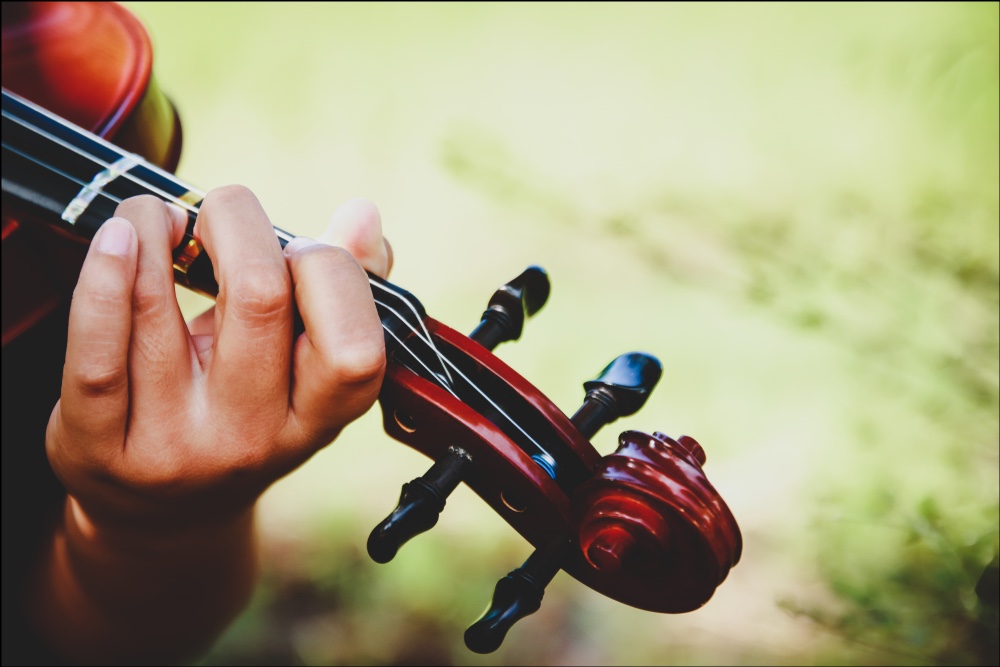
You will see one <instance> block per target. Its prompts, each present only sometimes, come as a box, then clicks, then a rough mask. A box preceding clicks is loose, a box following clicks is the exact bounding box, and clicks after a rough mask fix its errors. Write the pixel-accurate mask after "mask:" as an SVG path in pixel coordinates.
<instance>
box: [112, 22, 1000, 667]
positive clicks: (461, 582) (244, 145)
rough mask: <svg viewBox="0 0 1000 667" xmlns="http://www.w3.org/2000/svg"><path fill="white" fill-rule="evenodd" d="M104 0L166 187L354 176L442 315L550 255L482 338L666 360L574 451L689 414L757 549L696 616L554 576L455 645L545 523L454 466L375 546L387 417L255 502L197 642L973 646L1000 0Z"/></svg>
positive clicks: (559, 395) (410, 646)
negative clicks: (536, 301)
mask: <svg viewBox="0 0 1000 667" xmlns="http://www.w3.org/2000/svg"><path fill="white" fill-rule="evenodd" d="M127 6H128V7H130V8H131V9H132V10H133V11H134V12H135V13H136V14H137V15H138V17H139V18H140V19H141V20H142V21H143V22H144V23H145V25H146V27H147V29H148V30H149V32H150V34H151V36H152V39H153V42H154V47H155V59H156V60H155V71H156V74H157V76H158V78H159V80H160V83H161V85H162V87H163V88H164V89H165V90H166V91H167V92H168V94H169V95H170V96H171V97H172V98H173V100H174V102H175V104H176V105H177V107H178V109H179V110H180V113H181V116H182V120H183V123H184V131H185V144H184V154H183V159H182V163H181V166H180V169H179V173H180V175H181V176H182V177H183V178H185V179H186V180H188V181H189V182H191V183H194V184H196V185H199V186H201V187H203V188H211V187H214V186H217V185H223V184H226V183H231V182H238V183H243V184H246V185H248V186H250V187H251V188H252V189H253V190H254V191H255V192H256V193H257V194H258V196H259V197H260V199H261V201H262V202H263V204H264V206H265V208H266V209H267V210H268V212H269V213H270V215H271V218H272V220H273V221H274V223H275V224H277V225H278V226H280V227H283V228H285V229H288V230H291V231H294V232H297V233H300V234H306V235H318V234H319V233H320V232H321V230H322V229H323V227H324V225H325V222H326V219H327V218H328V216H329V214H330V213H331V212H332V211H333V209H334V208H335V207H336V206H337V205H338V204H339V203H341V202H343V201H344V200H346V199H348V198H351V197H355V196H364V197H368V198H370V199H372V200H374V201H375V202H376V203H377V204H378V205H379V207H380V209H381V211H382V217H383V222H384V227H385V233H386V235H387V236H388V237H389V238H390V239H391V241H392V243H393V246H394V248H395V250H396V268H395V270H394V273H393V276H392V278H393V280H394V282H397V283H398V284H400V285H403V286H405V287H406V288H408V289H410V290H411V291H413V292H414V293H415V294H417V295H418V296H419V297H420V298H421V300H422V301H423V303H424V305H425V306H426V307H427V310H428V312H429V313H430V314H431V315H432V316H433V317H435V318H437V319H439V320H441V321H443V322H445V323H447V324H449V325H450V326H452V327H454V328H456V329H458V330H460V331H471V329H472V328H473V327H474V326H475V325H476V324H477V323H478V319H479V315H480V313H481V312H482V309H483V308H484V307H485V305H486V300H487V299H488V298H489V296H490V295H491V294H492V292H493V290H494V289H496V287H497V286H498V285H500V284H501V283H503V282H505V281H506V280H508V279H509V278H512V277H513V276H515V275H517V274H518V273H519V272H520V271H521V270H522V269H523V268H524V267H526V266H527V265H529V264H533V263H537V264H540V265H542V266H544V267H545V268H546V269H547V270H548V271H549V273H550V276H551V278H552V281H553V292H552V297H551V299H550V301H549V304H548V305H547V306H546V307H545V309H544V310H543V311H542V313H541V314H540V315H539V316H538V317H537V318H535V319H534V320H533V321H532V322H531V323H530V325H529V326H528V327H527V329H526V332H525V334H524V336H523V337H522V339H521V340H520V341H519V342H517V343H515V344H509V345H507V346H505V347H502V348H501V349H500V350H499V352H498V354H499V356H501V357H502V358H503V359H504V360H505V361H506V362H507V363H508V364H510V365H511V366H512V367H514V368H515V369H517V370H518V371H519V372H520V373H521V374H522V375H524V376H525V377H526V378H528V379H529V380H530V381H531V382H533V383H534V384H535V385H536V386H538V387H539V388H540V389H541V390H542V391H543V392H545V393H546V394H548V395H549V396H550V397H552V398H553V400H554V401H555V402H556V403H557V404H558V405H559V406H560V407H561V408H562V409H563V410H564V411H566V412H572V411H573V410H575V409H576V407H577V406H578V404H579V402H580V400H581V398H582V393H583V392H582V389H581V386H580V385H581V383H582V382H584V381H585V380H588V379H590V378H592V377H593V376H594V375H595V374H596V373H597V372H598V371H599V370H600V369H601V368H602V367H603V366H604V365H605V364H606V363H607V362H608V361H610V360H611V359H612V358H614V357H615V356H617V355H618V354H620V353H622V352H626V351H629V350H634V349H640V350H646V351H649V352H651V353H653V354H655V355H657V356H658V357H659V358H660V359H661V360H662V361H663V363H664V366H665V374H664V379H663V381H662V382H661V384H660V386H659V387H658V389H657V391H656V392H654V394H653V396H652V399H651V400H650V401H649V403H648V404H647V406H646V407H645V408H644V410H643V411H641V412H640V413H639V414H638V415H636V416H634V417H631V418H627V419H625V420H622V422H619V423H618V424H616V425H615V426H614V427H609V428H608V429H606V430H605V431H604V432H602V433H601V434H599V435H598V436H597V438H595V446H596V447H597V448H598V449H599V450H601V451H602V452H610V451H612V450H613V449H614V446H615V440H616V436H617V433H618V432H620V431H622V430H625V429H627V428H636V429H640V430H646V431H652V430H662V431H665V432H667V433H670V434H672V435H674V436H677V435H680V434H683V433H688V434H691V435H693V436H695V437H696V438H698V439H699V441H700V442H701V443H702V444H703V446H704V447H705V450H706V451H707V453H708V463H707V466H706V472H707V473H708V475H709V478H710V479H711V480H712V481H713V483H714V484H715V486H716V487H717V488H718V489H719V491H720V493H721V494H722V495H723V497H724V498H725V499H726V501H727V502H728V504H729V506H730V507H731V508H732V510H733V513H734V514H735V516H736V518H737V520H738V521H739V523H740V526H741V528H742V530H743V536H744V540H745V548H744V556H743V560H742V562H741V563H740V564H739V565H738V566H737V567H736V568H735V569H734V570H733V571H732V572H731V574H730V576H729V579H728V580H727V581H726V582H725V583H724V584H723V585H722V586H721V587H720V589H719V590H718V592H717V593H716V595H715V597H714V598H713V599H712V600H711V602H709V604H708V605H706V606H705V607H704V608H703V609H700V610H698V611H696V612H693V613H689V614H684V615H679V616H661V615H657V614H652V613H648V612H642V611H639V610H636V609H632V608H629V607H626V606H624V605H622V604H619V603H616V602H613V601H611V600H608V599H605V598H602V597H601V596H600V595H598V594H596V593H594V592H592V591H590V590H589V589H587V588H585V587H584V586H582V585H581V584H579V583H578V582H576V581H575V580H573V579H571V578H570V577H568V576H567V575H565V574H561V575H559V576H557V578H556V579H555V581H554V582H553V583H552V584H551V585H550V586H549V588H548V590H547V593H546V596H545V600H544V602H543V604H542V608H541V610H540V611H539V612H537V613H536V614H535V615H534V616H532V617H530V618H529V619H528V620H526V621H523V622H522V623H521V624H519V625H518V626H516V627H515V629H514V630H513V631H512V633H511V635H510V636H509V637H508V640H507V642H506V643H505V644H504V646H503V647H502V648H501V649H500V650H499V651H498V652H497V653H495V654H493V655H490V656H478V655H475V654H472V653H470V652H468V651H467V650H466V649H465V648H464V646H463V645H462V632H463V630H464V628H465V627H466V625H468V624H469V623H470V622H472V621H473V620H474V619H475V618H477V617H478V615H479V614H480V612H482V611H483V609H484V608H485V606H486V604H487V603H488V601H489V598H490V595H491V593H492V589H493V585H494V583H495V582H496V580H497V579H498V578H500V577H501V576H503V575H504V574H505V573H506V572H507V571H509V570H510V569H513V568H514V567H516V566H518V565H520V564H521V562H522V561H523V559H524V558H525V557H526V556H527V555H528V554H529V553H530V550H531V549H530V547H529V545H527V544H526V543H525V542H524V541H523V540H521V538H519V537H518V536H517V535H516V534H515V533H514V532H513V531H512V530H510V529H509V528H508V527H507V526H506V524H504V523H503V522H502V521H501V520H500V519H499V518H498V517H497V516H495V515H494V514H493V513H492V511H491V510H490V509H489V508H488V507H487V506H486V505H484V504H483V503H482V502H481V501H480V500H479V499H478V497H476V496H474V495H473V494H472V493H471V492H468V491H467V490H466V489H464V488H463V489H460V490H459V491H458V492H456V493H455V494H454V495H453V496H452V497H451V499H450V500H449V502H448V507H447V509H446V510H445V512H444V514H443V515H442V518H441V521H440V523H439V524H438V526H437V527H436V528H435V529H434V530H433V531H431V532H430V533H429V534H427V535H424V536H421V537H420V538H418V539H416V540H414V541H413V542H411V543H409V544H407V545H406V547H405V548H404V549H403V550H402V551H401V553H400V555H399V557H397V559H396V560H395V561H393V562H392V563H390V564H388V565H375V564H374V563H372V562H371V561H370V560H368V557H367V555H366V554H365V551H364V548H365V547H364V544H365V540H366V538H367V534H368V531H369V530H370V529H371V528H372V527H373V526H374V525H375V524H376V523H377V522H378V521H380V520H381V519H382V518H383V517H384V516H385V515H386V514H387V513H388V512H389V510H391V509H392V507H393V506H394V504H395V502H396V499H397V495H398V492H399V486H400V485H401V484H402V483H403V482H405V481H408V480H409V479H411V478H413V477H415V476H417V475H419V474H421V473H423V472H424V470H425V469H426V468H427V465H428V461H427V460H426V459H424V458H423V457H422V456H421V455H419V454H416V453H415V452H413V451H411V450H409V449H407V448H406V447H403V446H401V445H399V444H397V443H395V442H394V441H392V440H390V439H389V438H388V437H387V436H385V435H384V433H383V432H382V430H381V422H380V413H379V411H378V409H377V408H376V409H374V410H372V411H371V412H370V413H369V414H368V415H367V416H366V417H365V418H364V419H362V420H361V421H359V422H357V423H355V424H353V425H352V426H351V427H350V428H348V429H347V430H346V431H345V432H344V433H343V435H342V436H341V437H340V438H339V439H338V440H337V442H336V443H334V444H333V445H332V446H331V447H329V448H327V449H326V450H324V451H323V452H322V453H320V454H319V455H317V456H316V457H315V458H314V459H313V460H312V461H310V462H309V463H307V464H306V465H305V466H304V467H303V468H302V469H300V470H298V471H297V472H295V473H294V474H292V475H291V476H289V477H288V478H287V479H285V480H283V481H282V482H280V483H279V484H277V485H276V486H275V487H274V488H273V489H272V490H271V491H269V492H268V494H267V495H266V496H265V498H264V500H263V501H262V504H261V511H260V525H261V532H262V534H263V537H264V540H265V546H264V563H265V565H264V566H265V572H264V577H263V581H262V583H261V586H260V588H259V590H258V593H257V595H256V597H255V599H254V601H253V603H252V605H251V607H250V608H249V609H248V610H247V612H246V613H245V614H243V615H242V616H241V617H240V618H239V619H238V621H237V622H236V623H235V624H234V625H233V626H232V627H231V629H230V630H229V632H228V633H227V634H226V635H225V636H224V637H223V638H222V639H221V640H220V641H219V642H218V644H217V645H216V647H215V648H214V649H213V651H212V652H211V653H210V654H209V655H208V656H207V657H205V658H204V660H203V663H204V664H206V665H214V664H223V663H243V664H254V663H256V664H271V663H273V662H279V663H283V664H381V663H392V664H442V665H443V664H483V665H486V664H496V665H500V664H505V665H513V664H591V665H598V664H609V665H610V664H628V665H639V664H658V665H660V664H737V663H754V664H813V663H823V664H829V663H836V664H881V663H885V664H929V663H930V664H973V663H979V664H990V663H994V664H995V663H996V662H997V641H998V640H997V611H996V607H995V606H991V605H990V604H987V603H986V602H984V600H983V599H981V598H980V597H979V596H977V595H976V593H975V586H976V582H977V580H979V577H980V574H981V573H982V572H983V570H984V568H985V567H986V566H987V565H988V563H990V561H991V560H992V559H994V558H995V554H996V552H997V526H998V245H1000V243H998V227H1000V213H998V180H1000V174H998V124H1000V119H998V97H1000V91H998V34H1000V25H998V6H997V4H994V3H990V4H951V3H948V4H910V5H907V4H845V5H836V4H819V5H812V4H784V3H780V4H762V5H752V4H751V5H745V4H707V5H701V4H653V3H640V4H630V3H615V4H600V3H586V4H527V3H526V4H475V5H472V4H452V3H448V4H409V3H407V4H317V3H304V4H297V3H231V4H225V5H223V4H215V3H186V4H174V3H148V4H147V3H128V5H127ZM184 304H185V308H186V309H188V311H189V312H193V311H194V310H195V309H196V308H197V307H198V306H199V305H200V304H199V303H198V302H197V301H196V300H195V299H193V298H191V297H184ZM994 567H995V564H994ZM994 572H995V570H994ZM996 586H997V584H996V583H995V581H994V582H993V583H989V582H987V585H986V586H985V588H983V590H985V591H987V593H989V590H992V595H993V596H994V603H993V605H995V596H996ZM987 597H989V595H987Z"/></svg>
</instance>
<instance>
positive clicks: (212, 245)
mask: <svg viewBox="0 0 1000 667" xmlns="http://www.w3.org/2000/svg"><path fill="white" fill-rule="evenodd" d="M195 235H196V236H197V237H198V238H199V239H200V240H201V242H202V244H203V246H204V247H205V250H206V252H208V254H209V256H210V257H211V258H212V263H213V265H214V268H215V278H216V281H217V282H218V283H219V295H218V297H217V298H216V301H215V342H214V347H213V348H212V352H211V362H210V363H209V367H208V387H207V390H208V392H209V399H210V400H211V401H212V404H213V405H214V406H218V407H219V408H222V409H224V410H228V411H229V413H230V414H233V415H247V414H252V415H253V416H254V417H255V418H261V419H268V418H269V417H277V416H279V415H280V416H281V417H282V418H283V416H284V414H285V412H286V411H287V409H288V384H289V381H290V373H289V366H290V363H291V343H292V285H291V278H290V277H289V275H288V266H287V265H286V264H285V259H284V256H283V255H282V252H281V246H280V245H279V243H278V239H277V236H275V233H274V228H273V227H272V226H271V222H270V221H269V220H268V218H267V215H266V214H265V213H264V210H263V209H262V208H261V206H260V202H258V201H257V198H256V197H255V196H254V195H253V193H251V192H250V191H249V190H247V189H246V188H244V187H241V186H228V187H224V188H219V189H217V190H213V191H212V192H210V193H209V194H208V196H206V197H205V200H204V201H203V202H202V204H201V209H200V212H199V214H198V221H197V224H196V226H195ZM260 406H268V408H269V410H268V411H263V412H262V411H261V410H260Z"/></svg>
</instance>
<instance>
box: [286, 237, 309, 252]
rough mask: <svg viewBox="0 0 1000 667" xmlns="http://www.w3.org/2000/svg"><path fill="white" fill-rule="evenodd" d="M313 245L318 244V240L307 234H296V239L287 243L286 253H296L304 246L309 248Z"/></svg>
mask: <svg viewBox="0 0 1000 667" xmlns="http://www.w3.org/2000/svg"><path fill="white" fill-rule="evenodd" d="M311 245H317V242H316V241H313V240H312V239H311V238H308V237H306V236H296V237H295V238H294V239H292V240H291V241H289V242H288V243H287V244H285V254H286V255H291V254H292V253H296V252H298V251H299V250H302V249H303V248H308V247H309V246H311Z"/></svg>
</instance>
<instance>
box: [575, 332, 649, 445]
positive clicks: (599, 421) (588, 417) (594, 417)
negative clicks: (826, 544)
mask: <svg viewBox="0 0 1000 667" xmlns="http://www.w3.org/2000/svg"><path fill="white" fill-rule="evenodd" d="M662 374H663V366H662V365H661V364H660V362H659V360H657V358H656V357H654V356H653V355H651V354H645V353H644V352H629V353H627V354H623V355H621V356H620V357H618V358H617V359H615V360H614V361H612V362H611V363H610V364H608V366H607V368H605V369H604V370H603V371H601V374H600V375H599V376H598V377H597V378H596V379H594V380H591V381H589V382H584V383H583V388H584V390H585V391H586V392H587V395H586V398H584V400H583V405H581V406H580V409H579V410H577V411H576V414H575V415H573V417H572V422H573V425H574V426H576V428H577V430H579V431H580V433H582V434H583V436H584V437H585V438H588V439H589V438H592V437H593V436H594V434H595V433H597V432H598V431H599V430H600V429H601V427H603V426H606V425H607V424H610V423H611V422H613V421H614V420H616V419H618V418H619V417H626V416H628V415H631V414H635V413H636V412H638V411H639V408H641V407H642V406H643V404H644V403H645V402H646V399H647V398H649V394H650V392H652V391H653V387H655V386H656V383H657V382H659V381H660V376H661V375H662Z"/></svg>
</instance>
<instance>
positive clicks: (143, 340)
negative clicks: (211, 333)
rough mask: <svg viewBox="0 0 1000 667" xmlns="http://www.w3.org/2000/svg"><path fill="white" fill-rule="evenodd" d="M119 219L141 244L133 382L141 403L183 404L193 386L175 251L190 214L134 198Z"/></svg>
mask: <svg viewBox="0 0 1000 667" xmlns="http://www.w3.org/2000/svg"><path fill="white" fill-rule="evenodd" d="M117 215H118V216H119V217H122V218H125V219H126V220H128V221H130V222H131V223H132V226H133V227H134V228H135V231H136V235H137V237H138V242H139V258H138V267H137V270H136V277H135V288H134V289H133V292H132V343H131V349H130V353H131V363H130V369H129V372H130V381H131V390H132V401H133V404H136V405H174V404H178V403H179V402H181V401H180V399H181V396H182V395H183V394H185V393H186V392H187V391H188V389H189V387H190V384H191V376H192V363H191V348H190V346H189V345H190V344H189V341H188V330H187V326H186V325H185V323H184V316H183V315H182V314H181V310H180V306H179V305H178V304H177V293H176V291H175V288H174V269H173V257H172V251H173V248H174V247H175V246H176V245H178V244H179V243H180V241H181V237H182V235H183V233H184V224H185V222H186V219H187V216H186V215H185V214H184V213H183V211H181V210H180V209H178V208H176V207H169V206H167V204H166V203H164V202H163V200H161V199H158V198H156V197H152V196H148V195H147V196H142V197H132V198H130V199H126V200H125V201H123V202H122V203H121V204H119V206H118V210H117Z"/></svg>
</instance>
